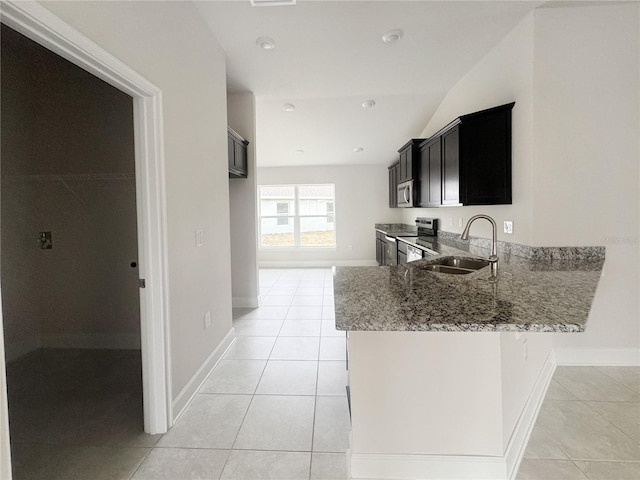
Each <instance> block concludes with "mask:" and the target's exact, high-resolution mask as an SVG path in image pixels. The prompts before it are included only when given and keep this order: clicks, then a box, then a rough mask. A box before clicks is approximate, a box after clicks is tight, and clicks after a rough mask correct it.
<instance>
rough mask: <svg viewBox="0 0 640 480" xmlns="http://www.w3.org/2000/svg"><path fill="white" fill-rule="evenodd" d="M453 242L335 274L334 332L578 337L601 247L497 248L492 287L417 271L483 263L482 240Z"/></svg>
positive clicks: (484, 276)
mask: <svg viewBox="0 0 640 480" xmlns="http://www.w3.org/2000/svg"><path fill="white" fill-rule="evenodd" d="M376 227H377V225H376ZM457 239H458V236H457V235H453V234H448V233H447V232H440V234H439V236H438V242H437V243H436V244H435V245H434V250H435V251H437V252H438V255H435V256H430V257H426V258H424V259H422V260H419V261H416V262H411V263H408V264H403V265H398V266H392V267H337V268H336V270H335V274H334V297H335V316H336V328H337V329H339V330H350V331H449V332H463V331H469V332H497V331H513V332H517V331H530V332H582V331H584V329H585V325H586V321H587V317H588V315H589V310H590V308H591V302H592V300H593V297H594V295H595V292H596V288H597V286H598V280H599V278H600V276H601V273H602V267H603V264H604V247H573V248H562V247H558V248H556V247H527V246H521V245H516V244H507V243H503V242H499V247H500V249H499V251H498V257H499V258H500V266H499V273H498V278H497V279H491V278H490V274H489V267H488V266H487V267H484V268H482V269H480V270H477V271H475V272H473V273H470V274H468V275H451V274H446V273H439V272H432V271H429V270H427V269H425V266H426V265H429V264H432V263H435V262H436V261H437V260H438V259H440V258H442V257H446V256H457V257H468V258H478V257H487V256H488V253H489V250H487V249H486V248H485V245H486V241H483V239H478V240H479V241H478V242H476V244H474V242H473V241H472V242H471V243H466V244H465V243H461V242H460V241H459V240H457ZM501 250H502V251H501ZM515 253H518V254H519V255H516V254H515Z"/></svg>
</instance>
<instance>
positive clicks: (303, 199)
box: [258, 185, 336, 248]
mask: <svg viewBox="0 0 640 480" xmlns="http://www.w3.org/2000/svg"><path fill="white" fill-rule="evenodd" d="M258 197H259V199H260V204H259V206H260V247H266V248H269V247H335V246H336V232H335V186H334V185H261V186H259V187H258Z"/></svg>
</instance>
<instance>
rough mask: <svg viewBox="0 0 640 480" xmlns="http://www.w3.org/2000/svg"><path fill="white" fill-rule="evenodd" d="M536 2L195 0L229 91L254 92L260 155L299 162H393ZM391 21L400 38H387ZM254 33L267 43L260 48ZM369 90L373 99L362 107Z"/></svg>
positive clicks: (265, 160) (261, 160)
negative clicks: (264, 1) (222, 61)
mask: <svg viewBox="0 0 640 480" xmlns="http://www.w3.org/2000/svg"><path fill="white" fill-rule="evenodd" d="M541 3H542V2H540V1H514V0H510V1H484V0H478V1H463V2H461V1H370V2H364V1H304V0H303V1H301V0H298V2H297V4H296V5H289V6H270V7H264V6H261V7H253V6H252V5H251V4H250V2H249V0H238V1H213V2H196V5H197V8H198V10H199V11H200V12H201V14H202V16H203V17H204V19H205V21H206V22H207V24H208V25H209V26H210V28H211V30H212V31H213V33H214V35H215V37H216V38H217V39H218V41H219V42H220V44H221V45H222V47H223V48H224V50H225V52H226V55H227V83H228V89H229V91H235V92H253V93H254V94H255V97H256V128H257V133H256V136H257V138H256V156H257V162H258V165H259V166H294V165H295V166H297V165H358V164H385V165H388V164H390V163H392V162H393V160H394V159H395V158H396V157H397V150H398V148H399V147H401V146H402V145H403V144H404V143H406V142H407V141H408V140H409V139H410V138H416V137H418V136H419V135H420V133H421V132H422V130H423V129H424V127H425V126H426V124H427V122H428V121H429V119H430V118H431V116H432V115H433V113H434V111H435V109H436V108H437V106H438V105H439V103H440V102H441V101H442V99H443V98H444V96H445V95H446V93H447V92H448V91H449V89H451V87H453V86H454V85H455V84H456V82H457V81H458V80H460V78H462V77H463V76H464V75H465V73H466V72H468V71H469V70H470V69H471V68H472V67H473V66H474V65H475V64H476V63H477V62H478V61H479V60H480V59H482V57H483V56H485V55H486V54H487V53H488V52H489V51H490V50H491V49H492V48H493V47H494V46H495V45H496V44H497V43H498V42H499V41H500V40H501V39H502V38H503V37H504V36H505V35H506V34H507V33H508V32H509V31H510V30H511V29H512V28H513V27H515V25H516V24H517V23H518V22H519V21H520V20H522V19H523V18H524V17H525V16H526V15H527V14H528V13H529V12H530V11H531V10H532V9H534V8H536V7H537V6H539V5H540V4H541ZM396 29H399V30H401V31H402V37H401V38H400V39H399V40H398V41H397V42H394V43H385V42H384V41H383V40H382V36H383V35H384V34H385V33H387V32H389V31H391V30H396ZM260 37H269V38H270V39H273V40H274V41H275V46H274V48H272V49H268V50H265V49H262V48H260V47H259V46H258V45H257V43H256V40H257V39H258V38H260ZM368 100H373V101H374V102H375V106H374V107H371V108H364V107H363V106H362V104H363V102H366V101H368ZM286 104H291V105H294V106H295V108H294V109H293V110H292V111H285V108H284V106H285V105H286ZM463 113H468V112H460V114H463ZM357 149H362V151H355V150H357Z"/></svg>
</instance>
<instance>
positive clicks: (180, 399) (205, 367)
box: [170, 327, 236, 427]
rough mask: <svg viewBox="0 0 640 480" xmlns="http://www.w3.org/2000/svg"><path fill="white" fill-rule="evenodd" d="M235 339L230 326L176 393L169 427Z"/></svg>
mask: <svg viewBox="0 0 640 480" xmlns="http://www.w3.org/2000/svg"><path fill="white" fill-rule="evenodd" d="M235 339H236V332H235V330H234V329H233V327H232V328H231V330H229V333H227V335H226V336H225V337H224V338H223V339H222V341H221V342H220V344H219V345H218V346H217V347H216V348H215V350H214V351H213V352H211V355H209V357H208V358H207V359H206V360H205V361H204V363H203V364H202V365H201V366H200V368H199V369H198V370H197V371H196V373H195V374H194V375H193V377H191V380H189V381H188V382H187V384H186V385H185V386H184V388H183V389H182V390H181V391H180V393H178V395H177V396H176V398H175V399H174V400H173V402H172V412H174V414H173V418H172V419H171V425H170V426H171V427H172V426H173V425H175V423H176V422H177V421H178V419H179V418H180V416H181V415H182V414H183V413H184V411H185V410H186V409H187V407H188V406H189V404H190V403H191V401H192V400H193V399H194V397H195V395H196V393H198V390H200V387H201V386H202V384H203V383H204V382H205V380H206V379H207V377H208V376H209V374H210V373H211V371H212V370H213V368H214V367H215V366H216V365H217V363H218V362H219V361H220V359H221V358H222V356H223V355H224V352H226V351H227V349H228V348H229V347H230V346H231V344H232V343H233V342H234V341H235ZM176 412H177V413H176Z"/></svg>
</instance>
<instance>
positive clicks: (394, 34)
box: [382, 28, 404, 44]
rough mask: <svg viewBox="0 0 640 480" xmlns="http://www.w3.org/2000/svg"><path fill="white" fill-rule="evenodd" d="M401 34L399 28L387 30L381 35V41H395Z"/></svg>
mask: <svg viewBox="0 0 640 480" xmlns="http://www.w3.org/2000/svg"><path fill="white" fill-rule="evenodd" d="M403 35H404V32H403V31H402V30H400V29H399V28H396V29H393V30H389V31H388V32H386V33H385V34H384V35H382V41H383V42H384V43H387V44H390V43H395V42H397V41H398V40H400V39H401V38H402V36H403Z"/></svg>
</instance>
